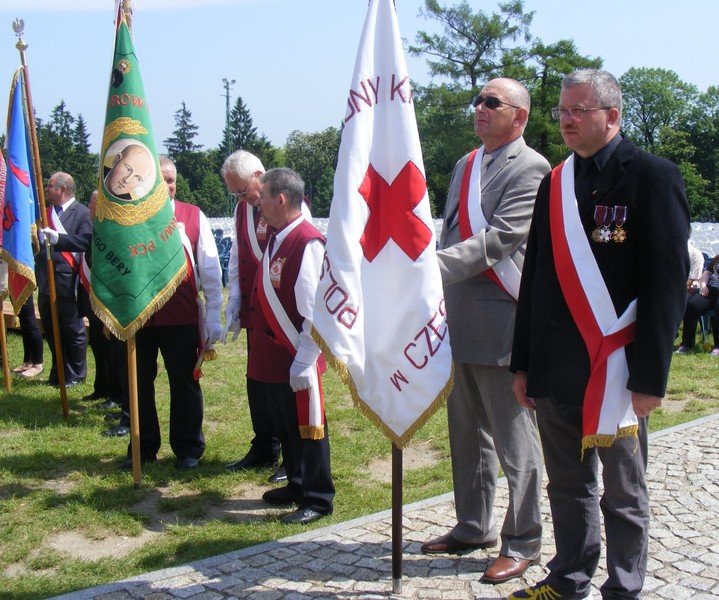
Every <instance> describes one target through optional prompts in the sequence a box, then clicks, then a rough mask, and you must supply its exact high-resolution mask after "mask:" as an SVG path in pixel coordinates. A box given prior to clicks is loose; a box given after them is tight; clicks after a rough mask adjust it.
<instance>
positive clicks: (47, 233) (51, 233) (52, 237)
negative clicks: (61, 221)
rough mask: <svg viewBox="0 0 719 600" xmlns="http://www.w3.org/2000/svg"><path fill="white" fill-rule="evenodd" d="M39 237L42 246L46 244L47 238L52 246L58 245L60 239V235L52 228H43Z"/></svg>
mask: <svg viewBox="0 0 719 600" xmlns="http://www.w3.org/2000/svg"><path fill="white" fill-rule="evenodd" d="M37 237H38V239H39V240H40V243H41V244H44V243H45V238H46V237H47V241H48V242H50V245H51V246H54V245H55V244H57V240H58V239H60V234H59V233H58V232H57V231H55V230H54V229H52V228H51V227H43V228H42V229H41V230H40V232H39V233H38V236H37Z"/></svg>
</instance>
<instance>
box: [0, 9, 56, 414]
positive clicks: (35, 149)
mask: <svg viewBox="0 0 719 600" xmlns="http://www.w3.org/2000/svg"><path fill="white" fill-rule="evenodd" d="M12 27H13V31H15V34H16V35H17V37H18V41H17V44H15V47H16V48H17V49H18V51H19V52H20V64H21V66H22V69H23V73H24V79H25V110H26V113H27V119H28V123H29V126H30V147H31V148H32V156H33V170H34V171H35V191H36V193H37V199H38V203H39V204H40V218H41V220H42V226H43V227H47V226H48V222H47V212H46V211H45V189H44V188H43V186H42V169H41V167H40V148H39V146H38V142H37V130H36V129H35V110H34V109H33V104H32V94H31V93H30V77H29V73H28V67H27V63H26V62H25V50H27V43H26V42H25V41H24V40H23V39H22V34H23V31H24V28H25V23H24V22H23V20H22V19H15V21H14V22H13V25H12ZM45 261H46V265H47V269H46V270H47V284H48V289H49V291H50V315H51V317H52V332H53V338H54V344H55V367H56V369H57V380H58V383H59V384H60V404H61V406H62V416H63V418H64V419H65V420H67V417H68V415H69V409H68V405H67V388H66V387H65V362H64V360H63V356H62V345H61V343H60V324H59V321H58V316H57V290H56V288H55V269H54V267H53V263H52V251H51V246H50V240H48V239H47V237H45Z"/></svg>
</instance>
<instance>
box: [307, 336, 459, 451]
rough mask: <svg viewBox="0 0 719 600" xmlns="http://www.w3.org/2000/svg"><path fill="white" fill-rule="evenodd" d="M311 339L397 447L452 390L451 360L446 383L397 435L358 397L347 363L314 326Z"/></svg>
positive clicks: (357, 403)
mask: <svg viewBox="0 0 719 600" xmlns="http://www.w3.org/2000/svg"><path fill="white" fill-rule="evenodd" d="M312 339H314V340H315V342H316V343H317V345H318V346H319V347H320V349H321V350H322V353H323V354H324V355H325V359H326V360H327V362H328V363H329V364H330V366H331V367H332V368H333V369H335V371H337V372H338V373H339V376H340V378H341V379H342V381H343V382H344V384H345V385H346V386H347V387H348V388H349V390H350V394H351V396H352V402H353V403H354V405H355V407H356V408H358V409H359V411H360V412H361V413H363V414H364V415H365V416H366V417H367V418H368V419H369V420H370V421H371V422H372V423H374V424H375V425H376V426H377V427H378V428H379V429H380V430H381V431H382V433H384V435H385V436H386V437H388V438H389V439H390V440H392V442H394V444H395V445H396V446H397V447H398V448H404V447H405V446H406V445H407V444H408V443H409V441H410V440H411V439H412V436H414V434H415V433H417V431H419V429H420V428H421V427H422V425H424V424H425V423H426V422H427V421H428V420H429V418H430V417H431V416H432V415H433V414H434V413H435V412H437V409H438V408H439V407H440V406H441V405H442V403H443V402H444V401H445V400H447V398H448V397H449V393H450V392H451V391H452V387H453V386H454V362H452V370H451V372H450V376H449V380H448V381H447V384H446V385H445V386H444V388H443V389H442V390H441V391H440V392H439V394H438V395H437V397H436V398H435V399H434V401H433V402H432V403H431V404H430V405H429V406H428V407H427V409H426V410H425V411H424V412H423V413H422V414H421V415H420V416H419V418H418V419H417V420H416V421H415V422H414V423H413V424H412V426H411V427H410V428H409V429H407V431H405V432H404V434H402V436H397V435H396V434H395V433H394V431H392V430H391V429H390V428H389V427H387V425H385V423H384V422H383V421H382V419H381V418H380V417H379V415H377V414H376V413H375V412H374V411H373V410H372V409H371V408H370V407H369V406H368V405H367V404H365V402H364V401H363V400H362V399H361V398H360V396H359V394H358V393H357V388H356V387H355V384H354V381H353V380H352V376H351V375H350V372H349V369H348V368H347V365H345V363H343V362H342V361H341V360H339V359H338V358H336V357H335V356H334V355H333V354H332V352H331V351H330V349H329V347H328V346H327V344H326V343H325V341H324V340H323V339H322V336H321V335H320V334H319V332H318V331H317V330H316V329H315V328H314V327H313V328H312Z"/></svg>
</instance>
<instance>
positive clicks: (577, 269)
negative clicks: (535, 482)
mask: <svg viewBox="0 0 719 600" xmlns="http://www.w3.org/2000/svg"><path fill="white" fill-rule="evenodd" d="M549 221H550V230H551V238H552V251H553V254H554V264H555V269H556V271H557V277H558V279H559V284H560V286H561V288H562V293H563V295H564V299H565V300H566V302H567V306H568V307H569V311H570V312H571V314H572V318H573V319H574V322H575V323H576V325H577V328H578V329H579V331H580V332H581V334H582V337H583V339H584V343H585V345H586V347H587V352H588V354H589V365H590V375H589V381H588V382H587V389H586V391H585V393H584V403H583V408H582V420H583V426H582V431H583V436H582V451H584V450H585V449H587V448H591V447H593V446H603V447H608V446H611V445H612V443H613V442H614V440H615V439H616V438H617V437H626V436H631V435H636V433H637V417H636V415H635V413H634V410H633V408H632V396H631V393H630V391H629V390H628V389H627V381H628V379H629V367H628V365H627V358H626V354H625V352H624V346H626V345H627V344H629V343H631V342H632V341H633V340H634V336H635V321H636V316H637V300H636V299H634V300H632V302H630V303H629V305H628V306H627V308H626V310H625V311H624V313H623V314H622V315H621V316H619V317H617V313H616V311H615V310H614V304H613V303H612V298H611V296H610V294H609V290H608V289H607V286H606V283H605V281H604V278H603V277H602V273H601V271H600V270H599V265H598V264H597V261H596V259H595V258H594V254H593V253H592V249H591V247H590V245H589V240H588V239H587V235H586V233H585V231H584V227H583V226H582V221H581V219H580V218H579V210H578V208H577V199H576V196H575V194H574V156H573V155H572V156H570V157H569V158H567V160H565V161H564V162H563V163H562V164H560V165H559V166H558V167H556V168H555V169H554V170H553V171H552V175H551V186H550V197H549Z"/></svg>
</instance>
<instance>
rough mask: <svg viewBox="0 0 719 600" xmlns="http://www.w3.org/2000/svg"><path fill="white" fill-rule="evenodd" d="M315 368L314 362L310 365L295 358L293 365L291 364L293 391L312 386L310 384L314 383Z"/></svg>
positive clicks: (291, 385)
mask: <svg viewBox="0 0 719 600" xmlns="http://www.w3.org/2000/svg"><path fill="white" fill-rule="evenodd" d="M314 368H315V365H314V363H313V364H311V365H308V364H307V363H305V362H302V361H301V360H297V359H295V360H294V362H293V363H292V366H290V387H291V388H292V391H293V392H299V391H300V390H306V389H307V388H308V387H310V384H311V383H312V371H313V370H314Z"/></svg>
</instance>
